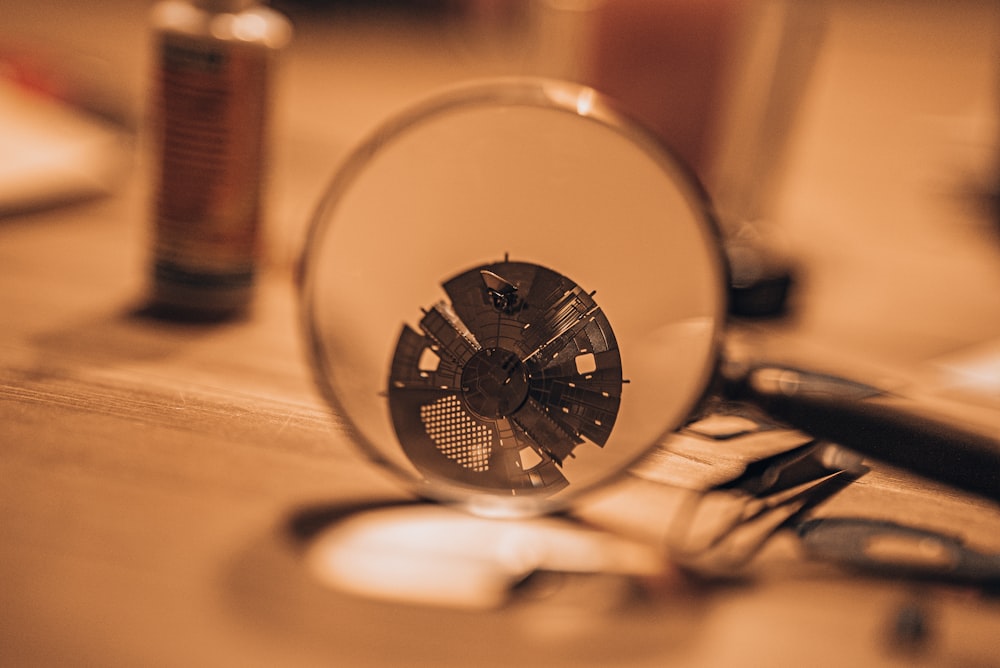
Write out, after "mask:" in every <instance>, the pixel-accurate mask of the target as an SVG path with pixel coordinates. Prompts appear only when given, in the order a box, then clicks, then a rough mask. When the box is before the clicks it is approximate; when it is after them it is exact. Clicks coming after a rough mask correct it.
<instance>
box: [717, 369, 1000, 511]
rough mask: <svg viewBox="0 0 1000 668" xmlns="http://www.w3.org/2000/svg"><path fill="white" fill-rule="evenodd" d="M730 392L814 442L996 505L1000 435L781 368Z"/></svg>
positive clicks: (734, 384)
mask: <svg viewBox="0 0 1000 668" xmlns="http://www.w3.org/2000/svg"><path fill="white" fill-rule="evenodd" d="M729 390H730V395H731V396H733V398H736V399H740V400H743V401H747V402H749V403H752V404H755V405H757V406H759V407H760V408H762V409H764V410H765V411H767V413H768V414H770V415H771V416H773V417H775V418H776V419H779V420H781V421H783V422H786V423H787V424H789V425H790V426H792V427H795V428H796V429H800V430H802V431H804V432H807V433H809V434H811V435H812V436H815V437H817V438H823V439H828V440H830V441H834V442H836V443H839V444H840V445H843V446H845V447H847V448H850V449H852V450H855V451H857V452H859V453H861V454H864V455H867V456H870V457H872V458H874V459H878V460H881V461H884V462H886V463H888V464H892V465H895V466H899V467H901V468H904V469H906V470H909V471H911V472H913V473H917V474H919V475H922V476H924V477H927V478H930V479H932V480H937V481H939V482H944V483H947V484H949V485H952V486H954V487H957V488H959V489H961V490H964V491H967V492H973V493H975V494H979V495H981V496H984V497H986V498H989V499H992V500H993V501H997V502H1000V427H997V428H995V429H994V430H993V432H992V433H989V432H986V431H978V430H977V429H976V428H974V427H972V426H970V425H967V424H961V423H959V422H958V421H957V420H955V419H952V418H948V417H943V416H940V415H935V414H933V413H931V412H930V411H929V410H928V409H927V407H925V406H921V404H920V402H919V401H916V400H911V399H906V398H903V397H900V396H897V395H893V394H889V393H887V392H884V391H882V390H879V389H877V388H873V387H870V386H867V385H863V384H860V383H856V382H853V381H850V380H846V379H841V378H837V377H835V376H829V375H825V374H818V373H812V372H808V371H803V370H799V369H790V368H785V367H775V366H757V367H753V368H751V369H750V370H749V371H748V372H746V373H745V375H743V376H742V377H740V378H738V379H730V387H729Z"/></svg>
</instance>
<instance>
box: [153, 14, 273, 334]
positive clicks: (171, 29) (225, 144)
mask: <svg viewBox="0 0 1000 668" xmlns="http://www.w3.org/2000/svg"><path fill="white" fill-rule="evenodd" d="M152 22H153V30H154V32H155V45H156V46H155V48H156V53H155V57H154V68H155V76H154V81H153V86H154V93H153V101H152V110H151V111H152V113H153V128H152V129H153V136H152V138H153V144H154V147H155V151H156V157H155V161H156V168H157V171H156V175H155V190H154V204H153V209H154V214H153V215H154V231H153V248H152V262H151V263H152V286H151V295H150V301H151V307H152V308H153V309H154V310H155V311H156V312H158V313H163V314H166V315H170V316H177V317H184V318H198V319H221V318H226V317H232V316H236V315H240V314H243V313H245V312H246V311H247V310H248V308H249V306H250V303H251V301H252V296H253V286H254V281H255V274H256V269H257V257H258V245H259V236H260V226H261V225H260V218H261V209H262V190H263V188H262V186H263V178H264V170H265V158H266V129H267V120H268V108H269V106H270V104H269V103H270V100H269V97H270V92H271V91H270V79H271V77H272V72H271V70H272V68H273V61H274V58H275V54H276V53H277V52H278V51H279V50H280V49H281V48H282V47H284V46H285V45H286V44H287V43H288V41H289V39H290V38H291V33H292V29H291V24H290V23H289V21H288V20H287V19H286V18H285V17H284V16H282V15H281V14H279V13H278V12H276V11H274V10H272V9H270V8H268V7H265V6H263V5H262V4H260V3H259V2H256V1H255V0H164V1H162V2H160V3H158V4H157V5H155V7H154V9H153V13H152Z"/></svg>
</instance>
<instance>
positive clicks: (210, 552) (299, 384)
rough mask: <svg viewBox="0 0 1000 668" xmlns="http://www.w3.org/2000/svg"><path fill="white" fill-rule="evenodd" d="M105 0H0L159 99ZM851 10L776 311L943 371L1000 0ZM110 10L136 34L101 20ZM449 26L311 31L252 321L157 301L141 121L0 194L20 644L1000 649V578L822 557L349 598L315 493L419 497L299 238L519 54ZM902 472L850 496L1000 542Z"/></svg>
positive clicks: (862, 652)
mask: <svg viewBox="0 0 1000 668" xmlns="http://www.w3.org/2000/svg"><path fill="white" fill-rule="evenodd" d="M119 4H120V5H121V6H118V5H119ZM99 7H100V8H99V9H98V8H96V7H87V8H85V7H84V6H83V5H80V6H77V5H75V4H72V3H57V2H41V3H32V6H30V7H29V6H28V3H24V6H22V7H19V8H17V9H15V10H13V11H9V10H5V13H7V12H8V11H9V13H10V19H9V21H8V20H7V18H6V17H5V25H4V26H3V28H4V30H5V32H7V33H9V34H13V35H15V36H20V37H23V36H25V35H29V36H30V35H39V34H43V33H48V34H49V35H50V36H54V39H56V40H63V41H64V42H66V43H68V44H70V45H71V46H72V47H73V48H77V49H80V48H85V49H90V50H91V51H93V52H95V53H97V54H98V55H100V56H102V57H104V58H106V59H108V60H109V62H111V63H112V64H113V65H114V66H115V67H117V68H118V69H119V71H120V72H121V73H122V76H121V82H120V83H121V87H122V91H123V93H124V94H125V95H126V99H137V98H138V97H139V96H140V93H141V90H142V81H143V73H144V67H145V62H146V61H145V56H144V55H141V54H143V53H144V48H145V46H146V43H145V37H143V33H142V27H143V25H144V23H143V20H144V19H143V15H142V12H141V11H140V10H141V9H142V8H141V7H140V8H134V7H132V6H131V5H128V6H127V7H126V6H125V4H124V3H106V4H101V5H100V6H99ZM834 8H835V10H834V12H833V14H832V16H831V24H830V31H829V34H828V40H827V43H826V44H825V46H824V50H823V52H822V55H821V58H820V61H819V63H818V64H817V75H816V80H815V82H814V85H813V86H812V88H811V89H810V92H809V95H808V97H807V99H806V102H805V107H804V109H805V115H804V118H803V122H802V123H801V125H800V126H799V127H798V128H797V130H796V136H795V141H794V143H793V149H792V152H791V155H790V158H789V164H790V165H791V169H790V171H789V176H788V177H787V180H786V181H787V183H786V188H785V189H784V190H783V193H784V194H783V196H782V198H781V201H780V202H779V203H778V205H777V207H776V212H775V218H776V220H778V221H779V222H780V223H781V224H782V226H783V230H784V232H785V233H786V235H787V236H788V238H789V240H790V242H791V244H792V246H793V248H795V250H796V254H797V256H798V257H799V258H801V260H802V263H803V266H804V268H806V269H807V270H808V271H807V272H806V273H805V275H804V281H803V285H802V289H801V291H800V292H799V293H798V296H797V307H796V310H795V315H794V316H793V317H792V318H791V319H790V321H788V322H782V323H774V324H772V325H771V326H770V329H772V330H776V331H777V332H779V333H781V334H782V335H786V336H792V335H794V336H795V337H796V339H797V340H801V341H805V342H806V344H807V345H808V346H815V347H816V348H822V349H828V348H834V347H835V348H837V349H838V350H839V351H840V352H842V353H845V354H848V355H857V356H860V357H863V358H868V359H872V360H874V361H876V362H877V363H879V364H887V365H889V364H891V365H894V366H897V365H902V366H904V367H906V368H908V369H923V370H926V369H927V368H929V367H926V366H922V365H923V363H924V362H926V361H927V360H931V359H934V358H939V357H941V356H943V355H946V354H949V353H952V352H954V351H957V350H960V349H963V348H966V347H968V346H972V345H974V344H977V343H980V342H983V341H990V340H996V339H997V338H998V337H1000V290H997V289H996V286H997V285H998V282H997V281H998V279H1000V244H998V242H997V240H996V238H995V237H992V236H991V232H990V228H989V227H988V226H989V222H988V217H987V216H986V215H985V214H984V213H983V212H982V211H981V210H979V209H976V208H975V207H972V206H971V205H970V204H969V202H970V200H969V199H966V198H964V196H963V197H960V196H959V195H963V193H962V192H960V191H962V186H963V185H964V184H967V183H970V182H971V181H970V180H969V179H965V178H964V177H966V176H968V177H970V178H971V179H972V181H974V180H975V179H974V177H976V176H977V175H978V174H979V173H980V172H977V171H976V170H977V169H978V167H979V166H980V164H981V161H980V157H979V156H980V152H981V149H980V148H979V145H980V143H982V142H985V143H986V144H987V145H989V142H990V141H994V143H993V144H992V146H993V148H994V149H995V147H996V143H995V129H994V130H991V129H989V128H990V127H991V126H990V124H991V123H992V124H993V126H992V127H994V128H995V121H996V120H997V113H996V110H997V109H1000V106H997V105H996V96H995V92H996V89H995V87H994V88H993V89H989V90H987V89H986V88H985V86H984V85H983V84H984V82H986V81H988V80H989V76H991V75H990V72H989V71H988V67H989V66H990V65H991V64H992V65H995V62H996V59H995V53H996V52H995V51H990V49H992V46H991V45H990V42H989V39H990V37H991V36H992V34H991V32H990V31H989V30H987V26H988V25H992V26H995V25H996V23H995V22H993V23H990V21H991V20H993V19H995V18H996V11H995V8H992V7H991V6H990V3H985V2H984V3H975V2H967V3H962V4H961V9H960V10H956V11H945V10H944V9H942V8H940V7H937V6H936V5H934V4H932V3H908V4H906V5H903V4H897V3H889V4H887V5H884V6H878V7H869V6H868V5H867V3H857V4H856V3H851V2H844V3H836V4H835V5H834ZM904 8H906V11H905V12H904ZM109 26H111V27H112V28H113V29H114V34H115V35H116V37H117V36H120V39H118V38H116V39H108V40H102V39H100V35H101V34H102V33H101V30H106V29H108V27H109ZM435 30H436V29H435V28H434V27H433V26H418V27H414V26H412V25H409V24H405V23H390V24H384V23H383V24H380V23H372V22H370V21H367V20H354V21H349V22H348V21H344V22H340V23H338V22H333V23H326V22H324V21H322V20H320V19H313V20H311V21H309V22H304V23H303V24H302V25H301V26H300V34H299V37H298V40H297V41H296V43H295V46H293V48H292V50H291V52H290V53H289V57H288V58H287V60H286V64H285V70H284V75H285V76H284V79H283V91H282V97H281V98H279V105H278V111H279V116H278V118H279V119H281V120H280V124H279V126H278V127H277V131H276V140H277V146H278V148H277V154H276V157H275V174H274V181H273V189H272V193H273V198H272V204H271V208H272V212H271V213H272V215H271V221H272V222H271V225H270V227H269V229H268V238H269V242H270V243H269V258H268V265H267V270H266V272H265V275H264V278H263V281H262V284H261V286H260V287H261V289H260V294H259V299H258V303H257V306H256V309H255V311H254V313H253V316H252V317H251V318H249V319H247V320H245V321H239V322H232V323H226V324H219V325H196V324H183V323H171V322H164V321H158V320H153V319H150V318H148V317H146V316H144V315H142V313H141V308H140V307H141V305H142V297H143V292H144V278H143V277H144V273H145V266H144V265H145V259H146V256H145V253H146V243H147V242H146V239H147V228H146V225H147V195H146V189H147V181H148V180H147V178H146V175H147V173H148V172H147V170H146V168H145V159H144V158H143V153H142V150H141V148H142V147H141V146H140V151H139V157H138V158H137V166H136V169H135V170H134V171H133V173H132V174H131V176H130V177H128V178H127V179H126V180H125V182H124V183H123V184H122V186H121V188H120V190H119V191H118V192H117V193H115V194H114V195H113V196H111V197H108V198H104V199H100V200H94V201H89V202H85V203H80V204H77V205H74V206H68V207H63V208H58V209H52V210H48V211H43V212H37V213H34V214H30V215H29V214H26V215H22V216H17V217H11V218H7V219H3V220H0V313H2V314H3V316H2V318H3V327H2V328H0V453H2V454H0V591H2V592H3V595H2V600H3V605H2V606H0V660H2V662H3V663H4V664H5V665H102V666H112V665H123V666H134V665H170V666H174V665H282V666H291V665H326V666H329V665H352V666H364V665H373V666H375V665H428V666H430V665H434V666H439V665H470V664H475V665H483V666H486V665H498V666H499V665H511V664H513V663H515V662H516V663H522V664H527V665H532V664H537V665H548V666H558V665H575V666H581V665H582V666H587V665H601V666H604V665H650V666H653V665H657V666H659V665H664V664H665V663H668V662H670V661H674V662H677V663H681V664H684V665H731V664H737V663H738V664H743V665H745V664H750V665H792V664H809V665H849V664H855V665H858V664H863V663H879V664H883V665H894V664H896V663H899V664H900V665H904V664H905V665H912V664H913V663H914V662H917V663H919V662H926V663H931V664H934V665H970V664H975V665H990V664H995V663H996V662H997V656H998V651H1000V645H998V644H997V643H998V638H1000V634H998V629H1000V603H998V602H997V601H996V600H991V599H988V598H983V597H981V596H978V595H977V594H976V593H975V592H973V591H971V590H964V589H956V588H941V587H936V586H917V585H912V584H909V583H905V582H897V581H892V580H885V579H870V578H861V577H852V576H848V575H845V574H842V573H840V572H834V571H831V570H829V569H826V568H817V569H813V568H812V567H811V566H808V565H806V566H802V565H800V566H799V567H796V568H794V569H792V570H790V571H787V572H784V573H782V572H773V571H772V572H770V574H769V575H768V576H766V577H762V578H761V579H759V580H757V581H755V582H753V583H752V584H750V585H747V586H742V587H717V588H708V589H705V590H697V589H684V590H683V591H674V592H673V593H672V594H670V595H665V596H663V597H662V598H661V599H658V600H654V601H647V602H646V603H645V604H643V605H641V606H637V605H632V604H631V603H630V604H629V605H624V604H623V605H622V606H620V607H616V601H615V600H614V597H613V596H612V597H611V600H608V599H607V598H606V597H602V595H601V591H600V589H599V587H600V585H597V584H591V585H586V586H584V587H583V588H580V589H576V590H574V589H569V590H567V591H566V592H564V593H563V594H562V595H561V596H555V597H550V598H547V599H541V600H537V601H528V602H521V603H519V604H518V605H516V606H513V607H510V608H506V609H501V610H499V611H493V612H485V613H461V612H456V611H450V610H436V609H422V608H414V607H407V606H392V605H386V604H381V603H375V602H371V601H366V600H362V599H356V598H352V597H349V596H346V595H343V594H339V593H336V592H333V591H331V590H328V589H325V588H324V587H322V586H321V585H320V584H319V583H317V582H316V581H315V580H314V579H313V578H312V577H311V576H310V575H309V574H308V573H307V572H306V571H305V569H304V568H303V566H302V561H301V558H300V553H299V552H298V551H297V549H296V546H295V544H294V542H293V541H292V540H291V539H290V538H289V533H288V525H289V521H290V520H291V518H292V517H293V516H294V514H295V513H296V512H297V511H300V510H302V509H306V508H310V507H315V506H322V505H326V504H332V503H350V502H363V501H371V500H377V499H403V498H406V495H405V494H404V493H403V492H402V491H400V490H399V488H398V487H397V486H396V485H395V484H394V482H393V481H392V480H390V479H389V478H387V477H386V476H385V475H384V474H383V473H381V472H379V471H378V470H377V469H375V468H374V467H373V466H371V465H370V464H368V463H367V462H366V461H365V460H364V459H363V458H362V457H361V456H360V455H359V454H357V452H356V451H355V449H354V448H353V446H352V445H351V443H350V442H349V440H348V438H347V436H346V435H345V433H344V431H343V429H342V426H341V425H340V424H339V423H338V421H337V419H336V417H335V416H333V415H331V414H330V412H329V411H328V409H327V408H326V406H325V405H324V404H323V403H322V401H321V400H320V399H319V397H318V394H317V392H316V390H315V389H314V386H313V383H312V381H311V379H310V376H309V370H308V367H307V364H306V361H305V356H304V354H303V350H302V340H301V337H300V332H299V329H298V314H297V304H296V299H295V294H294V287H293V284H292V280H291V264H292V258H293V257H294V255H295V253H296V252H297V247H298V244H299V240H300V238H301V232H302V229H303V227H304V221H305V220H306V219H307V217H308V213H309V211H310V209H311V207H312V205H313V203H314V202H315V200H316V198H317V197H318V195H319V192H320V190H321V188H322V185H323V183H324V182H325V180H326V178H327V176H328V175H329V174H330V173H331V172H332V170H333V168H334V167H335V165H336V162H337V160H338V159H339V158H340V157H341V156H342V155H343V152H344V150H345V149H346V147H347V146H348V145H349V144H351V143H352V142H353V141H356V140H357V138H358V137H359V136H360V135H361V133H362V132H363V130H364V129H365V128H367V127H370V126H371V125H372V124H373V123H374V122H375V121H376V120H377V119H378V118H380V117H383V116H385V115H386V114H388V113H390V112H391V111H393V110H394V109H395V108H396V106H398V105H399V104H402V103H403V102H404V101H405V100H407V99H410V98H412V97H413V96H414V95H417V94H421V93H423V92H424V91H426V90H427V88H429V87H432V86H435V85H437V84H440V83H445V82H447V81H450V80H454V79H457V78H464V77H466V76H472V75H478V74H489V73H495V72H500V71H504V68H505V67H508V66H509V62H508V61H505V60H504V59H503V58H498V57H497V56H496V54H495V53H493V52H490V51H479V52H474V53H472V55H469V54H466V55H464V56H463V57H462V58H458V59H456V58H455V57H454V54H455V44H454V42H450V43H449V42H448V41H447V40H443V41H442V40H441V38H440V37H441V36H440V35H439V34H437V33H435ZM449 34H450V33H449ZM442 44H444V46H442ZM463 53H464V52H463ZM990 53H992V54H993V57H992V59H991V58H990V57H989V56H988V55H987V54H990ZM400 63H407V66H408V67H410V68H411V69H409V70H407V69H406V67H402V66H400ZM995 75H996V72H995V69H994V71H993V72H992V76H993V79H992V80H993V82H996V80H997V79H996V77H995ZM991 103H992V107H991V106H990V104H991ZM991 133H993V134H991ZM991 137H992V139H991ZM970 143H971V144H972V145H971V146H970ZM881 471H882V472H881V473H879V474H878V475H879V476H881V477H876V478H875V479H874V480H875V482H874V483H872V484H869V485H868V486H861V487H860V488H859V491H858V492H857V493H855V494H854V496H852V497H850V498H848V499H847V500H846V501H845V502H844V503H853V504H861V505H865V504H877V503H882V502H883V501H882V500H881V499H882V498H884V497H880V496H879V493H880V490H884V489H885V488H887V487H892V486H893V484H895V485H896V486H895V489H896V490H897V491H896V492H895V494H896V496H893V497H892V502H893V503H897V504H901V506H902V507H904V508H908V509H909V511H910V512H912V513H913V514H914V515H915V516H917V515H920V514H921V513H922V512H924V511H926V512H932V511H933V509H934V508H935V507H940V506H941V505H942V504H944V505H945V506H948V508H950V510H949V511H948V512H955V513H958V516H959V517H962V518H967V521H966V522H962V521H961V520H959V521H958V522H957V523H956V525H955V527H954V528H955V529H956V530H957V531H960V532H961V531H963V530H964V531H966V532H970V533H975V534H976V535H975V536H969V538H970V540H974V541H979V542H978V543H977V545H980V546H982V547H989V548H993V549H998V550H1000V545H996V544H995V540H994V538H995V536H996V535H1000V532H995V531H994V533H992V534H990V531H991V530H992V529H991V527H996V526H997V523H1000V510H998V509H997V508H996V507H995V506H993V505H990V504H988V503H985V502H982V501H978V500H975V499H968V498H964V497H960V496H955V495H952V494H950V493H949V492H948V491H947V490H943V489H941V488H938V487H934V486H927V485H924V484H923V483H921V482H919V481H913V480H909V479H907V478H906V476H903V475H901V474H899V473H898V472H893V471H891V470H887V469H885V470H881ZM886 481H889V482H886ZM893 481H895V482H893ZM900 481H902V482H900ZM890 483H893V484H890ZM900 489H902V491H899V490H900ZM935 494H937V495H940V496H939V497H935V496H933V495H935ZM941 499H943V501H942V500H941ZM939 501H940V502H939ZM949 504H951V505H949ZM963 513H964V515H963ZM949 517H950V516H949ZM984 535H985V536H986V537H985V538H984V537H983V536H984ZM990 535H992V536H993V537H994V538H990V537H989V536H990ZM778 548H781V546H780V545H779V546H778ZM785 548H787V549H790V550H792V551H793V552H794V547H791V546H787V545H786V546H785ZM776 549H777V548H776ZM779 551H780V550H779ZM618 603H620V602H618ZM913 606H917V607H919V609H920V610H922V611H923V613H924V614H926V615H927V618H926V620H925V621H927V623H928V626H929V629H930V636H929V642H928V644H927V645H926V646H924V647H917V646H916V645H911V646H910V647H909V649H907V648H905V647H904V648H900V647H899V646H897V645H894V644H893V643H892V642H891V641H890V640H889V639H890V638H891V637H892V634H891V633H889V632H888V631H887V629H888V628H889V627H890V626H891V625H892V624H893V623H895V622H896V621H898V620H899V618H900V614H901V611H902V613H906V611H907V610H911V609H914V608H913ZM904 616H905V614H904ZM917 644H919V643H917Z"/></svg>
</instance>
